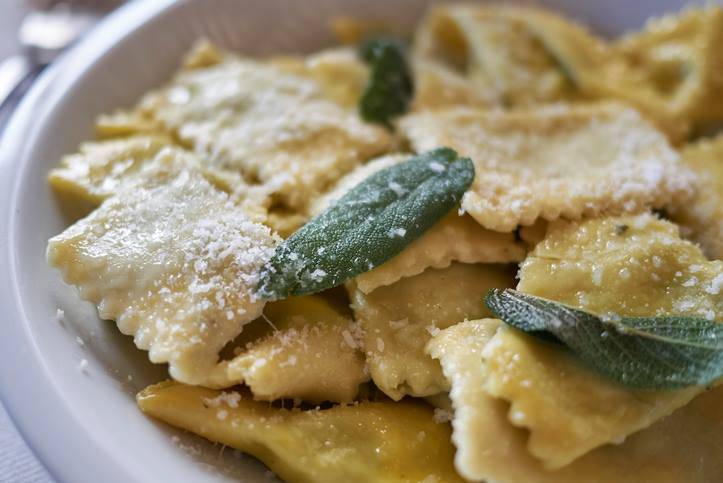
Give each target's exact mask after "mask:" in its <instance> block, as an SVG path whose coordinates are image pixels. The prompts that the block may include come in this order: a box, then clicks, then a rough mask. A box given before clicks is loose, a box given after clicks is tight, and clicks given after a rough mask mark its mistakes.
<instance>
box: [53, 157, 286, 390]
mask: <svg viewBox="0 0 723 483" xmlns="http://www.w3.org/2000/svg"><path fill="white" fill-rule="evenodd" d="M274 245H275V239H274V237H273V236H272V234H271V233H270V230H269V229H268V228H267V227H265V226H263V225H261V224H259V223H256V222H253V221H251V220H250V219H249V218H248V217H247V216H246V215H245V214H244V213H243V211H241V210H239V209H237V208H236V207H235V206H234V205H233V204H232V203H231V202H230V201H229V199H228V196H227V195H226V194H225V193H223V192H219V191H217V190H216V189H215V188H214V187H213V186H212V185H211V184H210V183H209V182H208V181H206V180H205V179H204V178H203V177H202V176H201V175H199V174H198V173H195V172H194V171H192V170H182V171H180V172H179V173H177V176H175V177H173V178H172V179H171V180H169V182H168V183H167V184H161V185H160V186H150V187H146V186H142V185H141V186H132V187H130V188H129V189H128V190H124V191H121V192H120V193H118V194H117V195H116V196H114V197H112V198H110V199H108V200H106V201H105V202H104V203H103V204H102V205H101V206H100V207H99V208H98V209H97V210H96V211H94V212H93V213H92V214H91V215H90V216H88V217H87V218H84V219H82V220H80V221H79V222H78V223H76V224H75V225H73V226H72V227H70V228H69V229H68V230H66V231H65V232H63V233H62V234H61V235H58V236H56V237H54V238H52V239H51V240H50V242H49V243H48V261H49V263H50V264H51V265H52V266H55V267H57V268H59V269H60V270H61V271H62V274H63V279H64V280H65V281H66V282H68V283H71V284H73V285H75V286H77V287H78V289H79V292H80V296H81V297H83V298H84V299H86V300H90V301H91V302H94V303H95V304H97V305H98V313H99V315H100V317H101V318H103V319H110V320H115V321H116V323H117V324H118V328H119V329H120V330H121V332H123V333H124V334H129V335H133V338H134V341H135V343H136V345H137V346H138V347H139V348H140V349H144V350H148V351H149V356H150V358H151V360H152V361H153V362H167V363H169V369H170V373H171V375H172V376H173V377H174V378H176V379H177V380H179V381H183V382H187V383H191V384H199V383H204V382H205V381H207V379H208V377H209V375H210V372H211V371H212V370H213V368H214V366H215V364H216V362H217V359H218V353H219V351H220V350H221V349H222V348H223V346H224V345H225V344H226V343H227V342H229V341H230V340H232V339H233V338H234V337H236V336H237V335H238V334H239V333H240V332H241V329H242V327H243V326H244V325H245V324H246V323H248V322H250V321H251V320H253V319H254V318H256V317H257V316H259V315H260V313H261V310H262V308H263V306H264V303H263V301H261V300H257V299H256V297H255V296H254V294H253V293H252V292H251V291H250V288H252V287H253V286H254V285H255V281H256V280H257V278H258V270H259V268H260V267H261V266H262V265H263V264H264V263H265V261H266V260H268V259H269V257H270V256H271V253H272V252H273V247H274Z"/></svg>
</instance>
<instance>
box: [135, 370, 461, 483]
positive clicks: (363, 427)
mask: <svg viewBox="0 0 723 483" xmlns="http://www.w3.org/2000/svg"><path fill="white" fill-rule="evenodd" d="M137 401H138V405H139V407H140V408H141V410H142V411H143V412H145V413H146V414H148V415H150V416H153V417H155V418H158V419H160V420H162V421H164V422H166V423H169V424H171V425H173V426H177V427H180V428H183V429H186V430H188V431H192V432H194V433H196V434H198V435H200V436H203V437H204V438H206V439H209V440H211V441H216V442H219V443H222V444H226V445H228V446H232V447H234V448H237V449H239V450H241V451H244V452H247V453H249V454H251V455H253V456H255V457H257V458H258V459H260V460H261V461H263V462H264V463H266V464H267V465H268V466H269V467H270V468H271V470H272V471H273V472H274V473H276V474H277V475H278V476H279V477H281V478H283V479H284V480H285V481H293V482H309V483H310V482H319V483H327V482H328V483H337V482H340V481H344V482H349V483H355V482H358V483H363V482H369V481H379V482H389V483H395V482H399V483H402V482H408V483H411V482H419V481H424V482H449V483H455V482H459V483H461V482H462V481H463V480H462V479H461V478H460V477H459V476H458V475H457V474H456V472H455V470H454V467H453V464H452V458H453V455H454V447H453V446H452V444H451V443H450V441H449V438H450V428H449V425H448V424H438V423H437V422H435V420H434V418H433V410H432V408H431V407H429V406H427V405H426V404H424V403H422V402H418V401H411V400H407V401H403V402H397V403H395V402H391V401H362V402H358V403H354V404H350V405H343V406H334V407H331V408H329V409H313V410H300V409H292V410H288V409H279V408H277V407H273V406H271V405H269V404H268V403H264V402H256V401H252V400H250V399H249V398H248V397H247V396H245V395H244V394H239V393H237V392H220V391H213V390H210V389H204V388H200V387H193V386H185V385H181V384H177V383H173V382H165V383H161V384H156V385H155V386H150V387H148V388H146V389H145V390H143V391H142V392H141V393H139V394H138V396H137Z"/></svg>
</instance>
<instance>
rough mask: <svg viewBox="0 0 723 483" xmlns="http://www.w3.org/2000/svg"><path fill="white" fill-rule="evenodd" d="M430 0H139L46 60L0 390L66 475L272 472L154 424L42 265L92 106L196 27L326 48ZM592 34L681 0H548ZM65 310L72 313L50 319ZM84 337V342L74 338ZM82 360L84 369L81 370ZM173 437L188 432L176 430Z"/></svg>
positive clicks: (0, 177) (118, 346)
mask: <svg viewBox="0 0 723 483" xmlns="http://www.w3.org/2000/svg"><path fill="white" fill-rule="evenodd" d="M426 3H428V2H427V1H414V0H379V1H373V0H347V1H344V0H304V1H301V0H185V1H180V2H174V1H172V0H154V1H152V2H151V1H138V2H134V3H131V4H128V5H127V6H125V7H124V8H122V9H120V10H119V11H118V12H117V13H115V14H113V15H112V16H111V17H109V18H108V19H107V20H105V21H104V22H103V24H102V25H101V26H100V27H99V28H97V29H96V30H95V31H94V32H93V33H92V34H91V35H90V36H89V37H87V38H86V39H85V40H84V41H83V42H82V43H81V44H79V45H78V46H77V47H76V48H74V49H73V50H72V51H70V52H69V53H68V54H67V55H65V56H64V58H62V60H60V61H59V62H58V63H57V64H56V65H54V66H53V67H52V68H51V69H49V70H48V71H47V72H46V73H45V74H44V75H43V77H42V78H41V79H40V80H39V81H38V83H37V85H35V86H34V88H33V89H32V91H31V93H30V94H29V95H28V96H27V98H26V99H25V100H24V102H23V104H22V105H21V107H20V108H19V109H18V111H17V113H16V114H15V116H14V118H13V119H12V121H11V124H10V126H9V127H8V129H7V131H6V132H5V135H4V137H3V138H2V144H1V145H0V146H1V147H0V154H1V156H2V157H1V158H0V234H2V235H1V238H0V316H1V317H0V390H1V395H2V399H3V401H4V403H5V406H6V408H7V409H8V411H9V412H10V414H11V416H12V418H13V420H14V421H15V423H16V424H17V426H18V428H19V429H20V432H21V433H22V434H23V436H24V437H25V438H26V440H27V441H28V443H29V445H30V446H31V447H32V449H33V450H34V451H35V453H36V454H37V455H38V457H39V458H40V459H41V460H42V462H43V463H44V464H45V465H46V466H47V468H48V469H49V470H50V472H51V474H52V475H53V476H54V477H55V478H56V479H57V480H59V481H64V482H75V483H82V482H98V481H103V482H107V483H111V482H122V483H127V482H133V481H137V482H160V481H173V482H191V481H193V482H197V481H232V480H238V479H241V480H243V481H269V480H268V476H267V475H265V469H264V467H263V466H262V465H260V464H259V463H258V462H256V461H254V460H252V459H251V458H248V457H245V456H241V455H240V454H239V453H238V452H235V451H231V450H229V449H226V450H225V451H222V448H221V447H220V446H218V445H212V444H210V443H206V442H204V441H201V440H200V438H195V437H193V436H190V435H186V434H182V433H180V432H178V431H175V430H173V429H170V428H168V427H165V426H162V425H160V424H157V423H155V422H153V421H151V420H149V419H148V418H146V417H144V416H143V415H142V414H141V413H140V412H139V411H138V410H137V409H136V406H135V402H134V394H135V393H136V392H137V391H138V390H139V389H141V388H142V387H144V386H145V385H146V384H148V383H152V382H156V381H158V380H161V379H163V378H164V377H165V369H164V368H163V367H159V366H153V365H152V364H150V363H149V362H147V359H146V354H145V353H144V352H140V351H138V350H136V349H135V348H134V346H133V344H132V341H131V339H130V338H128V337H125V336H122V335H120V334H119V333H118V332H117V330H115V327H114V325H113V324H112V323H111V322H102V321H100V320H98V318H97V315H96V312H95V309H94V308H93V307H92V306H91V305H90V304H88V303H85V302H81V301H80V300H79V299H78V297H77V296H76V294H75V293H74V291H73V290H72V289H71V288H69V287H67V286H64V285H63V284H62V283H61V281H60V278H59V276H58V274H57V273H56V272H55V271H53V270H51V269H50V268H48V267H47V265H46V263H45V246H46V242H47V239H48V238H49V237H51V236H53V235H55V234H57V233H59V232H60V231H62V230H63V228H64V227H65V222H64V220H63V218H62V217H61V215H60V211H59V209H58V206H57V204H56V202H55V200H54V198H53V196H52V193H51V192H50V190H49V188H48V186H47V183H46V181H45V178H46V174H47V172H48V170H49V169H50V168H51V167H52V166H53V165H54V164H56V163H57V161H58V159H59V158H60V156H61V155H63V154H64V153H68V152H71V151H73V150H75V149H76V147H77V146H78V143H79V142H81V141H82V140H85V139H89V138H91V137H92V135H93V134H92V126H93V119H94V118H95V117H96V115H97V114H99V113H102V112H108V111H111V110H113V109H114V108H118V107H122V106H129V105H131V104H133V103H134V101H135V100H136V99H137V98H138V97H139V96H140V95H141V94H142V93H144V92H145V91H147V90H149V89H150V88H152V87H154V86H158V85H160V84H161V83H163V82H164V80H165V79H167V78H168V77H169V75H170V74H171V72H172V71H173V70H174V69H175V67H176V66H177V64H178V62H179V59H180V57H181V55H182V54H183V53H184V52H185V51H186V49H187V47H188V46H189V45H190V43H191V42H192V41H193V40H195V39H196V38H197V37H199V36H206V37H209V38H211V39H212V40H214V41H216V42H218V43H220V44H221V45H223V46H225V47H228V48H231V49H234V50H237V51H240V52H243V53H247V54H264V53H270V52H299V51H310V50H312V49H316V48H320V47H323V46H325V45H329V44H330V43H331V42H332V39H331V37H330V35H329V33H328V31H327V29H326V24H327V20H328V19H329V18H330V17H331V16H333V15H338V14H341V13H343V14H347V15H356V16H359V17H362V18H371V19H375V18H376V19H387V21H389V19H393V21H394V22H396V23H397V24H402V25H400V27H402V28H406V29H411V27H412V26H413V25H414V23H415V22H416V20H417V19H418V18H419V15H420V13H421V12H422V11H423V9H424V7H425V5H426ZM539 3H541V4H546V5H550V6H552V7H554V8H557V9H560V10H563V11H566V12H568V13H569V14H570V15H572V16H574V17H576V18H579V19H581V20H583V21H585V22H587V23H589V24H590V25H592V26H593V27H594V28H596V29H597V30H598V31H600V32H603V33H606V34H614V33H620V32H622V31H624V30H627V29H630V28H635V27H639V26H640V25H641V24H642V23H643V21H644V20H645V19H646V18H647V17H648V16H651V15H654V14H661V13H664V12H667V11H675V10H677V9H679V8H680V7H681V6H682V5H683V4H684V3H685V4H689V3H691V2H688V1H685V0H639V1H637V2H630V1H629V0H607V1H601V0H549V1H541V2H539ZM58 308H60V309H62V310H64V311H65V315H66V321H65V322H64V323H60V322H58V321H57V320H56V311H57V309H58ZM77 337H80V339H81V340H82V341H83V342H84V345H81V344H79V343H78V340H77ZM81 360H86V361H87V363H88V365H87V371H86V372H82V371H80V370H79V365H80V362H81ZM175 437H178V438H180V440H177V439H176V438H175Z"/></svg>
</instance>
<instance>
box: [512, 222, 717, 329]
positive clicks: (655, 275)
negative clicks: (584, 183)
mask: <svg viewBox="0 0 723 483" xmlns="http://www.w3.org/2000/svg"><path fill="white" fill-rule="evenodd" d="M519 277H520V283H519V284H518V286H517V288H518V290H521V291H523V292H527V293H530V294H533V295H537V296H540V297H544V298H548V299H552V300H557V301H559V302H563V303H566V304H569V305H573V306H577V307H580V308H582V309H584V310H587V311H590V312H593V313H597V314H601V315H606V316H610V317H615V316H643V317H644V316H652V315H672V314H678V315H688V316H696V317H703V318H706V319H709V320H714V319H715V320H721V319H722V318H723V293H721V288H722V287H723V261H713V262H711V261H708V260H707V259H706V258H705V256H703V254H702V253H701V251H700V249H699V248H698V247H696V246H695V245H693V244H692V243H690V242H687V241H684V240H681V239H680V236H679V234H678V228H677V227H676V226H675V225H673V224H672V223H669V222H666V221H662V220H659V219H657V218H656V217H655V216H654V215H650V214H642V215H636V216H628V217H615V218H602V219H595V220H589V221H584V222H581V223H575V222H565V221H555V222H553V223H551V224H550V227H549V228H548V231H547V236H546V237H545V239H544V240H543V241H542V242H540V243H538V244H537V246H536V247H535V249H534V250H533V251H532V253H531V254H530V255H529V256H528V258H527V259H526V260H525V261H524V262H523V263H522V265H521V268H520V273H519ZM553 279H554V281H555V282H554V283H550V281H551V280H553Z"/></svg>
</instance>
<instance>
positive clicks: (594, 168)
mask: <svg viewBox="0 0 723 483" xmlns="http://www.w3.org/2000/svg"><path fill="white" fill-rule="evenodd" d="M400 127H401V129H402V131H403V132H404V133H405V135H406V136H407V137H408V138H409V140H410V142H411V144H412V147H413V148H414V149H415V150H416V151H417V152H423V151H426V150H429V149H432V148H435V147H439V146H449V147H451V148H453V149H455V150H457V151H459V152H460V153H461V154H463V155H465V156H469V157H470V158H472V161H474V163H475V169H476V177H475V180H474V183H473V185H472V187H471V189H470V190H469V191H468V192H467V193H466V194H465V197H464V199H463V201H462V208H463V209H464V210H466V211H467V212H468V213H469V214H471V215H472V216H473V217H474V218H475V219H476V220H477V221H478V222H479V223H480V224H481V225H483V226H484V227H486V228H489V229H491V230H497V231H512V230H514V229H515V227H516V226H517V225H530V224H532V223H533V222H534V221H535V220H537V219H538V218H539V217H542V218H544V219H547V220H554V219H556V218H558V217H560V216H563V217H565V218H572V219H576V218H580V217H582V216H599V215H604V214H610V213H612V214H615V213H620V212H625V211H636V210H641V209H643V208H644V207H646V206H652V207H658V208H660V207H662V206H664V205H665V204H667V203H670V202H671V201H673V200H678V199H681V198H682V199H684V198H685V197H686V196H689V195H690V190H691V188H690V184H691V183H692V182H693V181H692V180H693V177H692V175H691V174H688V172H687V171H686V170H685V169H684V168H683V167H682V166H681V164H680V161H679V156H678V154H677V153H676V152H675V151H674V150H673V149H672V148H671V147H670V146H669V145H668V143H667V142H666V141H665V138H664V137H663V136H662V135H661V134H660V133H659V132H658V131H656V130H655V129H654V128H653V127H652V126H651V125H649V124H648V123H646V122H645V121H644V120H643V119H642V118H641V117H640V116H639V115H638V114H637V113H636V112H635V111H633V110H631V109H629V108H626V107H623V106H620V105H615V104H612V105H581V106H574V107H562V106H554V107H545V108H539V109H535V110H527V111H525V110H517V111H511V112H500V111H483V110H476V109H468V108H457V109H452V110H447V111H434V112H426V113H422V114H417V115H411V116H408V117H406V118H405V119H402V120H401V121H400ZM611 140H615V142H612V141H611ZM583 163H584V164H583Z"/></svg>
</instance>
